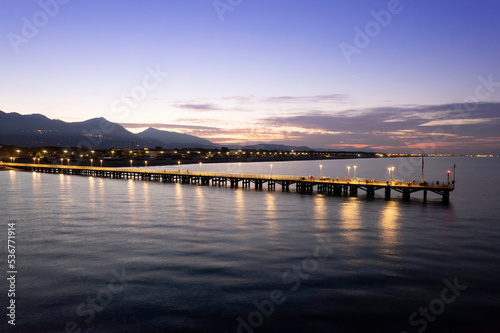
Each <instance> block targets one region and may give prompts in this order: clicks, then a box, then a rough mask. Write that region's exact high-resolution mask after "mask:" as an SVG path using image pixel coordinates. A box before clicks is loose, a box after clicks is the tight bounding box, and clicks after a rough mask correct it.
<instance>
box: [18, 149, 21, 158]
mask: <svg viewBox="0 0 500 333" xmlns="http://www.w3.org/2000/svg"><path fill="white" fill-rule="evenodd" d="M20 152H21V151H20V150H19V149H18V150H17V157H19V153H20Z"/></svg>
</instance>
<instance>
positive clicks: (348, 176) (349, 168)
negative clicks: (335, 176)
mask: <svg viewBox="0 0 500 333" xmlns="http://www.w3.org/2000/svg"><path fill="white" fill-rule="evenodd" d="M350 178H351V167H350V166H348V167H347V179H350Z"/></svg>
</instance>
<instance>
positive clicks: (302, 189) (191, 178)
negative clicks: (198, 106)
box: [0, 163, 454, 203]
mask: <svg viewBox="0 0 500 333" xmlns="http://www.w3.org/2000/svg"><path fill="white" fill-rule="evenodd" d="M1 166H3V167H4V168H12V169H17V170H24V171H31V172H43V173H59V174H68V175H81V176H89V177H103V178H116V179H137V180H149V181H158V182H166V183H181V184H200V185H213V186H224V187H227V186H228V185H229V186H230V187H232V188H238V187H240V186H241V187H243V188H250V187H252V185H253V187H254V188H255V189H257V190H260V189H262V188H263V187H264V184H266V186H267V188H268V189H269V190H275V189H276V184H278V185H279V186H281V190H282V191H283V192H289V191H290V187H291V186H292V185H295V191H296V192H297V193H304V194H313V193H314V192H315V190H316V193H318V194H325V195H346V196H347V195H351V196H356V195H357V194H358V191H359V190H362V191H365V192H366V194H367V196H374V195H375V192H376V191H378V190H383V191H384V192H385V193H384V194H385V197H386V198H387V199H389V198H390V197H391V192H392V191H396V192H399V193H401V194H402V198H403V200H409V199H410V195H411V194H413V193H415V192H420V191H421V192H423V199H424V201H426V200H427V193H428V192H433V193H436V194H438V195H440V196H441V197H442V201H443V202H445V203H448V202H449V200H450V192H451V191H453V190H454V183H449V184H441V185H434V184H432V185H429V184H425V185H421V184H413V183H411V182H405V183H401V182H398V181H385V180H379V181H375V180H367V179H362V180H361V179H342V180H336V179H310V178H307V177H304V176H286V175H266V174H243V173H241V174H240V173H221V172H188V171H174V170H156V169H145V168H144V169H143V168H141V169H137V168H102V167H89V166H73V165H53V164H26V163H0V167H1Z"/></svg>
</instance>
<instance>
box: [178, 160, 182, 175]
mask: <svg viewBox="0 0 500 333" xmlns="http://www.w3.org/2000/svg"><path fill="white" fill-rule="evenodd" d="M177 165H178V166H179V173H181V161H177Z"/></svg>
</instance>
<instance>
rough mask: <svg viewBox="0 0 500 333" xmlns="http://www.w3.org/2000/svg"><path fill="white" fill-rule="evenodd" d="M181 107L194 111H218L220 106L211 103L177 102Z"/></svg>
mask: <svg viewBox="0 0 500 333" xmlns="http://www.w3.org/2000/svg"><path fill="white" fill-rule="evenodd" d="M176 106H177V107H179V108H182V109H188V110H191V111H195V112H207V111H220V110H221V108H219V107H217V106H215V105H213V104H177V105H176Z"/></svg>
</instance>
